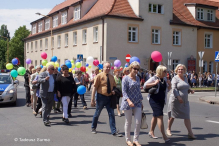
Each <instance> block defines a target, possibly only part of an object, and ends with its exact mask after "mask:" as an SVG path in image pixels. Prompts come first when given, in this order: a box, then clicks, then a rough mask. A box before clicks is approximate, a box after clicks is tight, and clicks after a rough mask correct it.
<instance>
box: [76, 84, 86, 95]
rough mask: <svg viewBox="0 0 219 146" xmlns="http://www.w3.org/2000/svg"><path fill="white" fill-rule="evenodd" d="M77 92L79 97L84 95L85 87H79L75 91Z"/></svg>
mask: <svg viewBox="0 0 219 146" xmlns="http://www.w3.org/2000/svg"><path fill="white" fill-rule="evenodd" d="M77 92H78V94H79V95H82V94H84V93H85V92H86V87H85V86H83V85H81V86H79V87H78V89H77Z"/></svg>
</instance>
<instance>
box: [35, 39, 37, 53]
mask: <svg viewBox="0 0 219 146" xmlns="http://www.w3.org/2000/svg"><path fill="white" fill-rule="evenodd" d="M35 51H37V41H35Z"/></svg>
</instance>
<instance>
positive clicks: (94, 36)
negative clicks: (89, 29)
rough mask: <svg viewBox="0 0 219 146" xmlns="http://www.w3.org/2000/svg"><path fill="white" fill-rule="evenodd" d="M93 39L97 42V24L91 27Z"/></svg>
mask: <svg viewBox="0 0 219 146" xmlns="http://www.w3.org/2000/svg"><path fill="white" fill-rule="evenodd" d="M93 41H94V42H95V43H97V42H98V26H97V27H94V28H93Z"/></svg>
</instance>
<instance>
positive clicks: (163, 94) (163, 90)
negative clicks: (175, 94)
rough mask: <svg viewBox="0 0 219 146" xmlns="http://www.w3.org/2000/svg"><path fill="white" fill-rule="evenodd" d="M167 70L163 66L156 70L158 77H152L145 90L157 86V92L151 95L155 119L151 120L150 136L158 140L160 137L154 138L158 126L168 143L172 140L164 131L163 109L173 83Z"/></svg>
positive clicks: (150, 100)
mask: <svg viewBox="0 0 219 146" xmlns="http://www.w3.org/2000/svg"><path fill="white" fill-rule="evenodd" d="M166 73H167V68H166V67H165V66H163V65H159V66H158V67H157V69H156V75H155V76H153V77H151V78H150V79H149V80H147V82H145V84H144V89H149V88H151V87H153V86H156V85H157V87H158V88H157V90H156V91H155V93H154V94H149V95H148V96H149V103H150V106H151V108H152V110H153V118H152V119H151V129H150V132H149V133H148V135H149V136H150V137H151V138H153V139H157V138H158V137H155V136H154V129H155V127H156V124H158V127H159V129H160V131H161V133H162V135H163V139H164V141H165V143H166V142H168V141H169V140H170V139H168V138H167V136H166V134H165V131H164V124H163V108H164V104H165V103H166V99H167V93H168V91H169V90H170V89H171V83H170V81H169V80H167V78H166Z"/></svg>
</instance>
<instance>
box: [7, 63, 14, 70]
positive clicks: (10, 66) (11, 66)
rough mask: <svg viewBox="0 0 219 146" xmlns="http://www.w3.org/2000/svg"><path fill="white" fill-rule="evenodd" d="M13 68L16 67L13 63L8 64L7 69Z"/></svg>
mask: <svg viewBox="0 0 219 146" xmlns="http://www.w3.org/2000/svg"><path fill="white" fill-rule="evenodd" d="M13 67H14V66H13V65H12V64H11V63H7V64H6V68H7V69H12V68H13Z"/></svg>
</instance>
